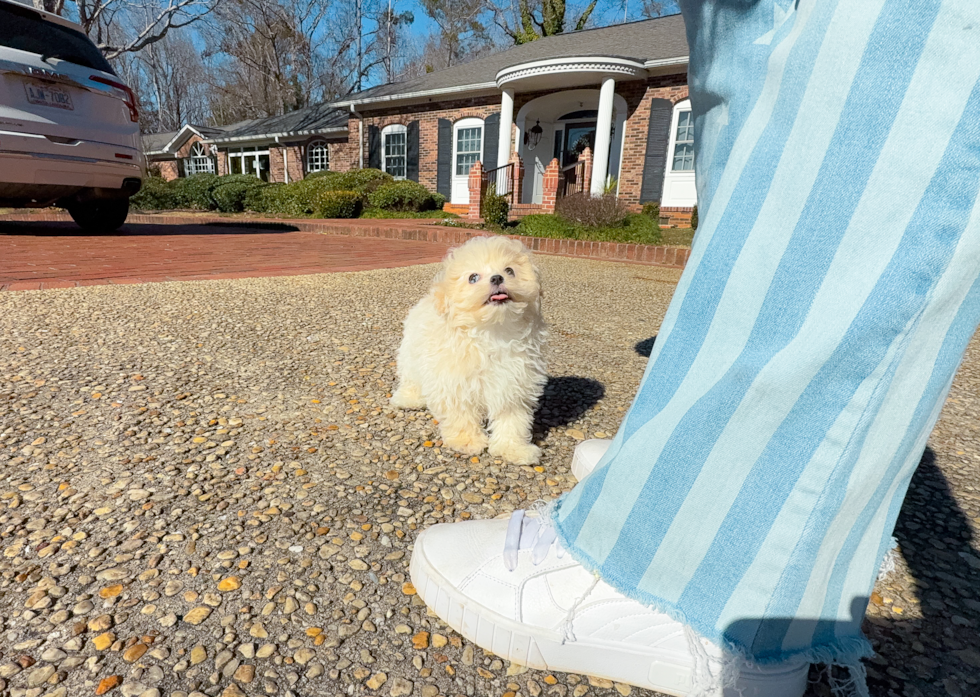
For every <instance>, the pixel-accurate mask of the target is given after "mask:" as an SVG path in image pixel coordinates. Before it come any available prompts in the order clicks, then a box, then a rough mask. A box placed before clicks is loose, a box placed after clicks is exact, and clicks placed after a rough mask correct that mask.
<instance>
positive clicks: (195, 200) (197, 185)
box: [174, 174, 220, 211]
mask: <svg viewBox="0 0 980 697" xmlns="http://www.w3.org/2000/svg"><path fill="white" fill-rule="evenodd" d="M219 179H220V177H219V176H218V175H217V174H195V175H194V176H193V177H183V178H181V179H175V180H174V191H175V193H176V196H177V203H178V206H179V207H180V208H199V209H201V210H203V211H209V210H214V209H215V208H217V207H218V206H217V204H216V203H215V201H214V198H212V196H211V192H212V191H213V190H214V188H215V187H216V186H217V185H218V180H219Z"/></svg>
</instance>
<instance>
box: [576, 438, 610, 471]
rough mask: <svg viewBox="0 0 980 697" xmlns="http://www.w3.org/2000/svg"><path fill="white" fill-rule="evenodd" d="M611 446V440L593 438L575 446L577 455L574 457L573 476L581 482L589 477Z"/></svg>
mask: <svg viewBox="0 0 980 697" xmlns="http://www.w3.org/2000/svg"><path fill="white" fill-rule="evenodd" d="M610 445H612V441H611V440H608V439H605V438H592V439H591V440H584V441H582V442H581V443H579V444H578V445H577V446H575V454H574V455H572V475H573V476H574V477H575V478H576V479H577V480H579V481H582V480H583V479H585V478H586V477H587V476H589V475H590V474H591V473H592V470H594V469H595V466H596V465H598V464H599V460H601V459H602V456H603V455H605V454H606V451H607V450H609V446H610Z"/></svg>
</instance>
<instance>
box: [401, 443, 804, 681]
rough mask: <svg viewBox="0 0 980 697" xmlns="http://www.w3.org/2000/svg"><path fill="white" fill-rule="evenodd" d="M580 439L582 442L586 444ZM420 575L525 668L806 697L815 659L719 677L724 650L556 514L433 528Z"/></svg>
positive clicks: (424, 540)
mask: <svg viewBox="0 0 980 697" xmlns="http://www.w3.org/2000/svg"><path fill="white" fill-rule="evenodd" d="M579 447H581V446H579ZM411 575H412V582H413V584H414V585H415V588H416V590H417V591H418V594H419V596H420V597H421V598H422V600H424V601H425V603H426V604H427V605H428V606H429V607H430V608H432V610H433V611H434V612H435V613H436V614H437V615H438V616H439V617H440V618H442V620H443V621H445V622H446V623H447V624H448V625H449V626H451V627H452V628H453V629H455V630H456V631H457V632H459V633H460V634H462V635H463V636H464V637H466V638H467V639H469V640H470V641H472V642H474V643H475V644H477V645H478V646H481V647H483V648H484V649H488V650H490V651H493V652H494V653H495V654H497V655H498V656H500V657H501V658H505V659H507V660H510V661H513V662H514V663H517V664H520V665H526V666H529V667H531V668H535V669H539V670H549V671H563V672H570V673H579V674H586V675H592V676H596V677H601V678H606V679H608V680H613V681H616V682H621V683H628V684H631V685H636V686H638V687H644V688H647V689H651V690H657V691H659V692H664V693H667V694H669V695H676V696H686V695H691V694H695V693H696V694H707V695H724V697H736V696H739V697H800V696H801V695H802V694H803V692H804V691H805V690H806V682H807V670H808V667H809V666H808V664H806V663H803V662H802V661H799V662H794V663H792V664H783V665H780V666H776V667H771V666H767V667H764V668H760V667H756V666H753V665H745V664H744V662H743V665H742V666H741V669H740V671H739V675H738V678H737V680H736V682H735V684H734V685H729V686H723V684H722V683H723V680H722V665H723V662H724V661H725V660H726V656H725V655H724V653H723V652H722V651H721V650H720V649H719V648H718V647H716V646H715V645H714V644H712V643H711V642H709V641H707V640H705V639H702V638H700V637H697V636H696V635H695V634H694V632H693V631H692V630H690V629H689V628H687V627H685V626H684V625H683V624H681V623H679V622H676V621H674V620H672V619H671V618H670V617H668V616H667V615H664V614H661V613H659V612H656V611H654V610H652V609H650V608H648V607H646V606H644V605H641V604H640V603H638V602H636V601H635V600H631V599H630V598H627V597H626V596H624V595H622V594H621V593H619V592H618V591H616V590H615V589H614V588H612V587H611V586H610V585H608V584H607V583H605V582H604V581H602V580H601V579H599V578H598V577H597V576H594V575H592V574H590V573H589V572H588V571H586V570H585V568H584V567H582V566H581V565H580V564H579V563H577V562H576V561H575V560H574V559H572V557H571V556H570V555H568V554H566V553H565V550H564V549H563V548H562V547H561V545H560V544H559V543H558V542H557V540H556V536H555V529H554V527H553V526H552V525H551V522H550V520H547V519H544V518H537V517H531V516H525V515H524V512H523V511H516V512H515V513H514V515H513V516H512V517H511V518H510V520H509V521H506V520H483V521H467V522H463V523H451V524H443V525H436V526H433V527H431V528H429V529H427V530H426V531H424V532H423V533H422V534H421V535H419V537H418V539H416V541H415V550H414V552H413V553H412V563H411Z"/></svg>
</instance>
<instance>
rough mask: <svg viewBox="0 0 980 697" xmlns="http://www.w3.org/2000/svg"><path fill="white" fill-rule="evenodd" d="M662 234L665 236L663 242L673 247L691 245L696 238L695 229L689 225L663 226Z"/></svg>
mask: <svg viewBox="0 0 980 697" xmlns="http://www.w3.org/2000/svg"><path fill="white" fill-rule="evenodd" d="M660 235H661V236H662V237H663V238H664V241H663V242H662V244H669V245H671V246H673V247H690V246H691V242H692V241H693V240H694V230H693V229H692V228H689V227H679V228H661V229H660Z"/></svg>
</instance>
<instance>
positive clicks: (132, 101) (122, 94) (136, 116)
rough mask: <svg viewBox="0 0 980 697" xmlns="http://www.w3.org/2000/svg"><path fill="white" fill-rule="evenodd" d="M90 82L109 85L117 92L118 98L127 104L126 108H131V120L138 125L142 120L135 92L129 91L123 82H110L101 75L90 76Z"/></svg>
mask: <svg viewBox="0 0 980 697" xmlns="http://www.w3.org/2000/svg"><path fill="white" fill-rule="evenodd" d="M89 80H91V81H92V82H98V83H100V84H103V85H108V86H109V87H111V88H113V89H114V90H116V96H117V97H119V98H120V99H122V100H123V102H125V103H126V106H127V107H129V120H130V121H132V122H133V123H137V122H138V121H139V120H140V112H139V107H138V106H137V105H136V95H135V94H134V93H133V90H131V89H129V87H127V86H126V85H124V84H123V83H121V82H116V81H115V80H110V79H109V78H107V77H102V76H101V75H90V76H89Z"/></svg>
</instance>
